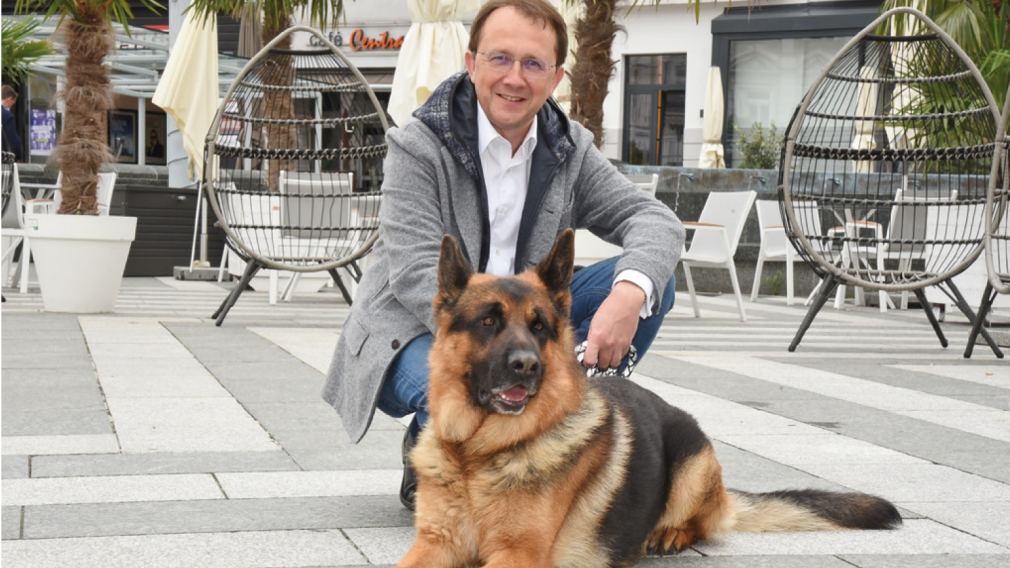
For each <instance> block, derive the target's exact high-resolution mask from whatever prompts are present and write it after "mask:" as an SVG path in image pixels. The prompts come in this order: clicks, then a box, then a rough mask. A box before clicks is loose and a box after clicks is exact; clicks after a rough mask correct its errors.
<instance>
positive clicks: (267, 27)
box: [262, 19, 298, 191]
mask: <svg viewBox="0 0 1010 568" xmlns="http://www.w3.org/2000/svg"><path fill="white" fill-rule="evenodd" d="M289 26H290V21H289V20H286V19H285V20H284V21H282V22H279V23H271V22H266V23H265V24H264V26H263V36H262V37H263V45H266V44H268V43H270V42H271V41H273V39H274V38H275V37H277V36H278V35H280V33H281V32H283V31H284V30H285V29H287V28H288V27H289ZM290 48H291V36H290V35H289V36H287V37H286V38H284V39H283V40H281V41H280V43H278V44H277V45H275V46H274V49H290ZM271 61H273V62H274V63H276V65H275V67H274V68H273V69H269V70H268V71H267V72H266V73H267V75H265V76H264V77H263V82H264V83H265V84H267V85H275V86H277V87H290V86H291V85H293V84H294V82H295V69H294V67H293V63H292V59H291V57H272V58H271ZM264 105H265V111H266V118H279V119H289V118H294V115H295V103H294V99H293V98H292V93H291V91H289V90H286V89H276V90H274V89H268V90H267V91H266V93H265V94H264ZM264 135H265V140H266V145H265V146H264V147H266V148H271V149H275V150H279V149H283V148H293V147H294V146H295V144H296V139H295V138H296V136H295V127H293V126H288V125H284V124H268V125H266V126H265V127H264ZM297 164H298V162H297V161H296V160H286V159H272V160H269V163H268V164H267V172H268V179H269V187H270V189H271V190H274V191H276V190H277V187H278V180H279V179H280V172H281V170H285V171H292V170H294V169H295V168H297Z"/></svg>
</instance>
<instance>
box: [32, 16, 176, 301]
mask: <svg viewBox="0 0 1010 568" xmlns="http://www.w3.org/2000/svg"><path fill="white" fill-rule="evenodd" d="M141 3H142V4H143V5H145V6H146V7H148V8H151V9H152V10H154V9H157V8H159V7H160V6H159V5H158V4H157V3H156V2H155V1H154V0H141ZM16 10H17V11H18V12H19V13H25V12H30V11H35V10H38V11H43V10H44V11H45V14H46V15H45V17H46V18H47V19H48V18H51V17H53V16H58V17H59V22H60V26H59V29H60V32H61V33H62V34H63V41H64V46H65V49H66V52H67V61H66V84H65V86H64V88H63V91H62V92H61V98H62V99H63V101H64V104H65V113H64V117H63V132H62V133H61V134H60V138H59V140H58V142H57V145H56V149H55V150H54V152H53V159H54V160H55V162H56V163H57V164H58V165H59V167H60V171H61V172H62V179H63V181H62V185H61V188H60V191H61V194H62V202H61V204H60V207H59V210H58V211H57V213H58V215H28V216H27V217H26V219H25V234H26V237H27V238H28V239H29V241H30V244H31V248H32V253H33V254H34V256H35V265H36V268H37V270H38V276H39V285H40V287H41V288H42V301H43V304H44V306H45V309H46V310H48V311H62V312H75V313H95V312H108V311H112V309H113V308H114V306H115V302H116V296H118V294H119V286H120V283H121V281H122V276H123V271H124V269H125V267H126V259H127V256H128V255H129V251H130V244H131V243H132V242H133V239H134V236H135V235H136V229H137V218H136V217H123V216H111V215H102V216H99V215H98V202H97V189H98V184H99V177H98V170H99V168H100V167H101V166H102V165H103V164H105V163H108V162H110V161H112V155H111V153H110V152H109V147H108V144H107V143H106V140H105V138H106V120H107V116H108V111H109V110H110V109H111V107H112V84H111V81H110V78H109V70H108V68H107V67H106V66H105V58H106V56H108V55H109V54H110V53H111V52H112V50H113V49H114V47H115V40H114V35H113V33H112V22H113V21H115V22H117V23H119V24H121V25H122V26H123V28H124V29H127V31H129V30H128V28H127V20H128V19H129V18H130V17H131V12H130V5H129V2H128V0H17V3H16Z"/></svg>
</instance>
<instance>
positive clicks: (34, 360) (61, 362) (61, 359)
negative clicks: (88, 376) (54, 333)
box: [3, 346, 92, 371]
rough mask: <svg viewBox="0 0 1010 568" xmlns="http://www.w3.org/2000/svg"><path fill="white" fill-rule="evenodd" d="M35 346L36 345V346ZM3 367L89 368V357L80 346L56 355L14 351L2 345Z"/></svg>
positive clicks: (76, 369)
mask: <svg viewBox="0 0 1010 568" xmlns="http://www.w3.org/2000/svg"><path fill="white" fill-rule="evenodd" d="M36 348H37V347H36ZM3 368H4V369H70V370H74V371H80V370H90V369H91V368H92V366H91V358H90V357H89V356H88V352H87V350H86V349H85V348H84V347H83V346H81V348H80V349H79V350H75V351H74V352H72V353H70V352H68V353H64V354H62V355H57V356H49V355H48V354H47V355H45V356H40V354H38V353H33V352H31V351H27V350H21V351H14V350H13V349H10V348H8V347H7V346H4V357H3Z"/></svg>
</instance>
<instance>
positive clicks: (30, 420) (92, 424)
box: [2, 404, 112, 437]
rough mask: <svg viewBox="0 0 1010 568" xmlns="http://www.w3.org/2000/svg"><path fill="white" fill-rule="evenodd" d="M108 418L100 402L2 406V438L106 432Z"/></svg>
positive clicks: (110, 425) (109, 429)
mask: <svg viewBox="0 0 1010 568" xmlns="http://www.w3.org/2000/svg"><path fill="white" fill-rule="evenodd" d="M111 420H112V419H111V418H110V417H109V412H108V410H107V409H106V408H105V405H104V404H103V405H101V406H92V407H89V408H75V409H59V408H52V409H45V410H8V409H4V410H3V418H2V422H3V432H4V435H5V437H8V436H76V435H96V434H110V433H111V432H112V423H111Z"/></svg>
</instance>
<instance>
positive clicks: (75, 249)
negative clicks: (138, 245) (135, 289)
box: [25, 215, 137, 313]
mask: <svg viewBox="0 0 1010 568" xmlns="http://www.w3.org/2000/svg"><path fill="white" fill-rule="evenodd" d="M136 233H137V218H136V217H121V216H109V215H104V216H92V215H28V216H26V217H25V238H27V239H28V240H29V243H30V245H31V250H32V255H33V256H34V257H35V267H36V271H37V272H38V276H39V286H40V287H41V288H42V304H43V305H44V306H45V309H46V311H48V312H71V313H102V312H111V311H113V309H114V308H115V306H116V297H117V296H118V295H119V285H120V284H121V283H122V280H123V271H124V270H125V269H126V257H127V256H129V254H130V243H132V242H133V239H134V237H135V236H136Z"/></svg>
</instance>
